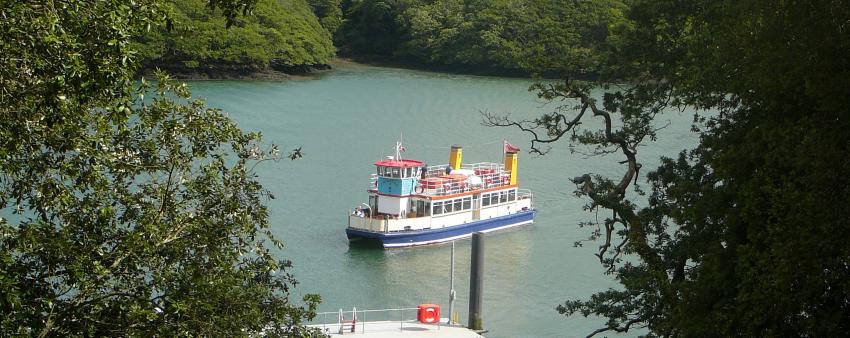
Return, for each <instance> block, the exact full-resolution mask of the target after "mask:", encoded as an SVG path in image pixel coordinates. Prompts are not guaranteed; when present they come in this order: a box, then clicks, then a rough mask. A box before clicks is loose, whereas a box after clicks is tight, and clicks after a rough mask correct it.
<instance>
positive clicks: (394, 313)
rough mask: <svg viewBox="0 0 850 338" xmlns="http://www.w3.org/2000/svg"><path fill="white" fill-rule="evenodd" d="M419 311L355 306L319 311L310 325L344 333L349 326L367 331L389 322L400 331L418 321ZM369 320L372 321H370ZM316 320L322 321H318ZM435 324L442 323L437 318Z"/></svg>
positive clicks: (325, 331) (329, 331) (356, 330)
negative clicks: (370, 308) (346, 308)
mask: <svg viewBox="0 0 850 338" xmlns="http://www.w3.org/2000/svg"><path fill="white" fill-rule="evenodd" d="M418 311H419V308H415V307H409V308H395V309H379V310H357V308H354V309H352V310H351V311H343V310H342V309H340V310H339V311H334V312H318V313H316V317H314V318H315V319H313V320H312V321H310V322H309V323H308V325H309V326H310V327H315V328H321V329H322V332H323V333H326V334H327V333H337V331H339V333H342V331H343V330H345V329H347V328H350V330H345V331H346V332H360V333H365V332H366V330H367V329H368V327H370V325H371V327H378V326H379V325H380V327H382V328H386V327H387V326H386V324H387V323H398V329H399V331H404V324H405V323H415V322H417V319H416V314H417V313H418ZM410 314H413V316H412V319H405V318H411V317H410V316H409V315H410ZM405 315H408V317H405ZM369 320H371V322H368V321H369ZM316 321H319V322H320V323H316ZM378 323H380V324H378ZM435 324H436V325H437V326H438V329H439V326H440V325H441V324H440V321H439V320H437V322H436V323H435ZM331 331H333V332H331Z"/></svg>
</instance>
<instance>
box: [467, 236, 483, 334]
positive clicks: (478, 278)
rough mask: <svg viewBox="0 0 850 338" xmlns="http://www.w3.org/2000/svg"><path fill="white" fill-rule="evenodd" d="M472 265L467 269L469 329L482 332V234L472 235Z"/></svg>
mask: <svg viewBox="0 0 850 338" xmlns="http://www.w3.org/2000/svg"><path fill="white" fill-rule="evenodd" d="M471 256H472V263H471V264H472V265H471V266H470V268H469V328H470V329H472V330H476V331H481V330H484V320H483V319H482V316H481V299H482V298H483V297H482V296H483V293H484V234H483V233H480V232H475V233H472V254H471Z"/></svg>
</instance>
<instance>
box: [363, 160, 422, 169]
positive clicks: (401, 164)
mask: <svg viewBox="0 0 850 338" xmlns="http://www.w3.org/2000/svg"><path fill="white" fill-rule="evenodd" d="M423 164H425V163H423V162H422V161H417V160H383V161H378V162H375V165H376V166H381V167H393V168H414V167H421V166H422V165H423Z"/></svg>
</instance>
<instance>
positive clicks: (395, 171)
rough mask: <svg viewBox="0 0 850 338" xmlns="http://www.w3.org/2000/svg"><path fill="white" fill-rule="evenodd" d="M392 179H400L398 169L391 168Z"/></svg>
mask: <svg viewBox="0 0 850 338" xmlns="http://www.w3.org/2000/svg"><path fill="white" fill-rule="evenodd" d="M392 177H401V176H400V175H399V172H398V168H393V171H392Z"/></svg>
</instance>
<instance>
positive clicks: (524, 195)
mask: <svg viewBox="0 0 850 338" xmlns="http://www.w3.org/2000/svg"><path fill="white" fill-rule="evenodd" d="M516 193H517V194H516V198H517V199H518V200H522V199H529V200H531V205H532V206H534V194H532V193H531V190H528V189H517V192H516Z"/></svg>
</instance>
